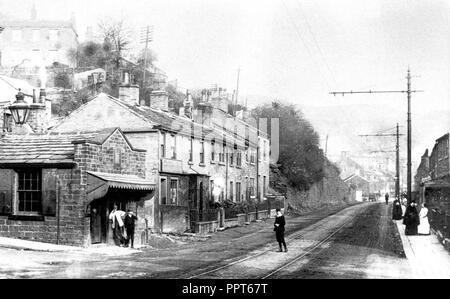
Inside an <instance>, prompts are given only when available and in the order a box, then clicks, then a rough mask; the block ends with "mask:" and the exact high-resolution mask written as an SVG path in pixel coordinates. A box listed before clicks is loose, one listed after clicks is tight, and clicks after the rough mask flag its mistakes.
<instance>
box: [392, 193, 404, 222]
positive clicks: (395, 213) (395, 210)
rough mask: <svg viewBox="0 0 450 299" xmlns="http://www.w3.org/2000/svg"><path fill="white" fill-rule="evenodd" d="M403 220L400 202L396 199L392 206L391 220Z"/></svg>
mask: <svg viewBox="0 0 450 299" xmlns="http://www.w3.org/2000/svg"><path fill="white" fill-rule="evenodd" d="M402 218H403V211H402V204H401V203H400V200H399V199H398V198H396V199H395V200H394V204H393V205H392V219H394V220H400V219H402Z"/></svg>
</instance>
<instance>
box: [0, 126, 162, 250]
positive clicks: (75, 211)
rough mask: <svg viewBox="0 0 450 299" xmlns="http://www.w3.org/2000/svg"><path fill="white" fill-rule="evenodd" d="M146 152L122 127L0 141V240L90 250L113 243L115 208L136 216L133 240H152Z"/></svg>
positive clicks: (16, 136) (8, 136)
mask: <svg viewBox="0 0 450 299" xmlns="http://www.w3.org/2000/svg"><path fill="white" fill-rule="evenodd" d="M145 156H146V153H145V150H140V149H136V148H135V147H133V146H132V145H131V144H130V142H129V141H128V139H127V138H126V137H125V136H124V134H123V132H122V131H121V130H120V129H117V128H116V129H109V130H103V131H97V132H91V133H88V132H85V133H80V134H55V133H50V134H34V133H33V134H22V135H19V134H6V135H4V136H2V137H1V138H0V235H1V236H5V237H13V238H24V239H29V240H36V241H43V242H51V243H58V244H67V245H77V246H88V245H90V244H95V243H112V242H113V241H112V232H111V229H110V227H111V226H110V225H109V220H108V215H109V213H110V211H111V210H112V206H113V204H114V203H117V204H118V205H119V208H121V209H123V210H126V209H131V210H133V211H135V212H136V213H137V214H138V217H139V220H138V223H137V228H136V235H135V243H136V244H143V243H145V242H146V238H147V235H146V234H147V231H148V230H147V227H146V222H145V218H146V215H147V214H148V213H149V212H148V210H149V209H150V208H149V207H148V199H149V198H151V197H153V195H154V192H155V191H154V190H155V188H156V186H155V185H154V184H152V183H151V182H149V181H148V180H145V178H144V173H145V169H144V167H145V165H144V161H145Z"/></svg>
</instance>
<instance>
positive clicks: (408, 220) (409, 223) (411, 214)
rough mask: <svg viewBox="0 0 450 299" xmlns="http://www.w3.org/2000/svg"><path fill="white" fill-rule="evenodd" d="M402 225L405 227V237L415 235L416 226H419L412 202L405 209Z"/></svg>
mask: <svg viewBox="0 0 450 299" xmlns="http://www.w3.org/2000/svg"><path fill="white" fill-rule="evenodd" d="M403 224H404V225H405V226H406V227H405V235H417V226H418V225H419V224H420V221H419V213H417V209H416V203H415V202H414V201H412V202H411V203H410V204H409V206H408V207H407V208H406V211H405V216H404V217H403Z"/></svg>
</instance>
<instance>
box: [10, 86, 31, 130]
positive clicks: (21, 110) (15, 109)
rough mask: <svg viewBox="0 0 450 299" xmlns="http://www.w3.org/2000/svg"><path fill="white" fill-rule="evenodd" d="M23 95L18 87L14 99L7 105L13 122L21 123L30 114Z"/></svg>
mask: <svg viewBox="0 0 450 299" xmlns="http://www.w3.org/2000/svg"><path fill="white" fill-rule="evenodd" d="M24 97H25V95H24V94H23V92H21V91H20V89H19V92H18V93H17V95H16V101H15V102H14V103H12V104H11V105H10V106H9V107H8V108H9V110H10V111H11V114H12V117H13V119H14V122H15V123H16V124H18V125H23V124H24V123H25V122H26V121H27V119H28V115H29V114H30V106H29V105H28V104H27V103H26V102H25V101H24Z"/></svg>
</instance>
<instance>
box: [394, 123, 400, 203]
mask: <svg viewBox="0 0 450 299" xmlns="http://www.w3.org/2000/svg"><path fill="white" fill-rule="evenodd" d="M399 136H400V134H399V133H398V123H397V145H396V147H395V152H396V155H395V197H396V198H397V199H398V200H400V140H399V139H400V138H399Z"/></svg>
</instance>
